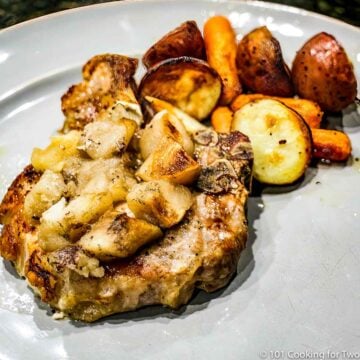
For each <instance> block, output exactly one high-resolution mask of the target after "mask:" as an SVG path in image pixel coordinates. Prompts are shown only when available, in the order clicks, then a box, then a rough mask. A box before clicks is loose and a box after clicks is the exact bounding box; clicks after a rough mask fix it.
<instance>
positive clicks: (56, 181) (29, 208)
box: [24, 170, 66, 219]
mask: <svg viewBox="0 0 360 360" xmlns="http://www.w3.org/2000/svg"><path fill="white" fill-rule="evenodd" d="M65 191H66V185H65V183H64V179H63V177H62V175H61V174H58V173H54V172H52V171H50V170H45V172H44V173H43V174H42V176H41V178H40V180H39V181H38V182H37V183H36V185H35V186H34V187H33V188H32V189H31V191H30V192H29V193H28V194H27V195H26V197H25V202H24V214H25V216H27V217H28V218H29V219H31V218H34V217H40V216H41V214H42V213H43V212H44V211H46V210H47V209H48V208H50V207H51V206H52V205H53V204H55V203H56V202H57V201H59V200H60V199H61V197H62V196H63V194H64V193H65Z"/></svg>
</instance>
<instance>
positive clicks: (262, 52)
mask: <svg viewBox="0 0 360 360" xmlns="http://www.w3.org/2000/svg"><path fill="white" fill-rule="evenodd" d="M236 62H237V67H238V71H239V77H240V80H241V83H242V84H243V85H245V86H246V87H247V88H248V89H249V90H251V91H253V92H255V93H261V94H264V95H271V96H284V97H289V96H292V95H293V94H294V90H293V86H292V81H291V76H290V70H289V68H288V67H287V65H286V64H285V62H284V59H283V56H282V52H281V47H280V43H279V42H278V41H277V40H276V39H275V38H274V37H273V35H272V34H271V32H270V31H269V30H268V29H267V27H266V26H263V27H260V28H257V29H255V30H253V31H251V32H250V33H249V34H247V35H246V36H245V37H244V38H243V39H242V40H241V41H240V42H239V44H238V48H237V54H236Z"/></svg>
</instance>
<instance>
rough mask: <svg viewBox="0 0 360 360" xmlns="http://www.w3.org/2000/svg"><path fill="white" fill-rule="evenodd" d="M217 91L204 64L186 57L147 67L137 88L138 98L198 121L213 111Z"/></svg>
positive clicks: (213, 76)
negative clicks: (164, 104)
mask: <svg viewBox="0 0 360 360" xmlns="http://www.w3.org/2000/svg"><path fill="white" fill-rule="evenodd" d="M221 90H222V83H221V78H220V76H219V74H218V73H217V72H216V71H215V70H214V69H213V68H211V67H210V66H209V64H208V63H207V62H205V61H203V60H200V59H195V58H191V57H187V56H182V57H179V58H174V59H167V60H164V61H162V62H160V63H158V64H156V65H155V66H153V67H151V68H150V69H149V70H148V71H147V73H146V74H145V75H144V77H143V78H142V80H141V82H140V85H139V94H140V97H141V98H145V97H146V96H150V97H153V98H158V99H160V100H164V101H167V102H169V103H171V104H172V105H174V106H176V107H178V108H179V109H181V110H182V111H184V112H185V113H187V114H188V115H190V116H192V117H194V118H195V119H197V120H199V121H201V120H204V119H205V118H207V117H208V116H209V115H210V113H211V112H212V110H213V109H214V108H215V106H216V104H217V103H218V100H219V98H220V95H221Z"/></svg>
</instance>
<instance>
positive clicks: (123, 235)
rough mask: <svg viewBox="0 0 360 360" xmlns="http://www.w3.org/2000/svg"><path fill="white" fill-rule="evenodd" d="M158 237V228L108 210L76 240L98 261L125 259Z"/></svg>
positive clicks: (159, 232)
mask: <svg viewBox="0 0 360 360" xmlns="http://www.w3.org/2000/svg"><path fill="white" fill-rule="evenodd" d="M160 236H162V232H161V230H160V228H159V227H157V226H155V225H153V224H150V223H148V222H147V221H145V220H141V219H136V218H133V217H130V216H129V215H128V213H127V212H120V213H119V212H118V211H114V210H112V211H109V212H107V213H106V214H104V216H103V217H102V218H101V219H100V220H99V221H97V222H96V223H95V224H94V225H93V226H92V228H91V230H90V231H89V232H88V233H86V234H85V235H84V236H83V237H82V238H81V239H80V241H79V245H81V247H82V248H83V249H85V250H87V251H89V252H90V253H92V254H93V255H95V256H96V257H97V258H98V259H100V260H111V259H113V258H123V257H128V256H130V255H132V254H134V253H135V252H136V250H137V249H138V248H140V247H141V246H143V245H145V244H146V243H148V242H150V241H153V240H155V239H157V238H159V237H160Z"/></svg>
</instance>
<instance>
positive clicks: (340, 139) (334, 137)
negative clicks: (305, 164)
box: [311, 129, 351, 161]
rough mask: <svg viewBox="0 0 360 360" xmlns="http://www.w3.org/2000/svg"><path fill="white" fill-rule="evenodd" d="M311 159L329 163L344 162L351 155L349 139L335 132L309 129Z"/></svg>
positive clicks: (341, 133)
mask: <svg viewBox="0 0 360 360" xmlns="http://www.w3.org/2000/svg"><path fill="white" fill-rule="evenodd" d="M311 134H312V139H313V157H315V158H318V159H325V160H331V161H345V160H347V159H348V158H349V156H350V154H351V142H350V139H349V137H348V136H347V135H346V134H345V133H343V132H341V131H336V130H326V129H311Z"/></svg>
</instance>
